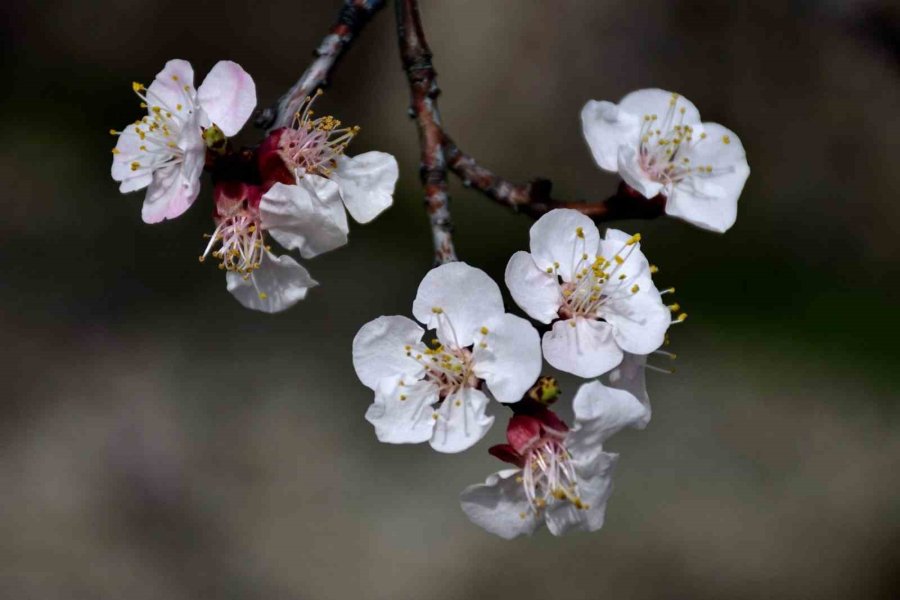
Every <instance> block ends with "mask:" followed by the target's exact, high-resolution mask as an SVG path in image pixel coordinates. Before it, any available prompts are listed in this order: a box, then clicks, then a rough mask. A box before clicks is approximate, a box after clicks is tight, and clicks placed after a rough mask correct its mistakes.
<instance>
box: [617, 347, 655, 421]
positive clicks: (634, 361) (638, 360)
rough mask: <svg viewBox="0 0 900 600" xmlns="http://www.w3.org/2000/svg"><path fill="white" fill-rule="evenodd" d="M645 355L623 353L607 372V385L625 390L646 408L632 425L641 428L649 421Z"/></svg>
mask: <svg viewBox="0 0 900 600" xmlns="http://www.w3.org/2000/svg"><path fill="white" fill-rule="evenodd" d="M646 364H647V357H646V356H644V355H641V354H629V353H628V352H626V353H625V356H624V358H622V362H621V363H620V364H619V366H618V367H616V368H615V369H613V370H612V371H610V373H609V386H610V387H614V388H616V389H620V390H625V391H626V392H629V393H630V394H632V395H633V396H634V397H635V398H637V399H638V400H639V401H640V403H641V404H643V405H644V408H645V409H647V412H646V414H645V415H644V417H643V418H641V419H639V420H638V421H637V422H635V424H634V426H635V427H636V428H638V429H643V428H644V427H646V426H647V424H648V423H649V422H650V414H651V411H650V394H648V393H647V369H646V368H645V365H646Z"/></svg>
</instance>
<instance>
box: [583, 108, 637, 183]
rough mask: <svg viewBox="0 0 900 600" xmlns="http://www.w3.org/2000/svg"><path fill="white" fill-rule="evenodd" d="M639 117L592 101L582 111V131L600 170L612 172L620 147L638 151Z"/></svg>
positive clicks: (617, 162)
mask: <svg viewBox="0 0 900 600" xmlns="http://www.w3.org/2000/svg"><path fill="white" fill-rule="evenodd" d="M641 119H642V117H641V116H640V115H636V114H631V113H628V112H625V111H623V110H621V109H620V108H619V107H618V106H616V105H615V104H613V103H612V102H605V101H604V102H598V101H596V100H591V101H590V102H588V103H587V104H585V105H584V108H582V109H581V131H582V132H583V133H584V139H585V140H586V141H587V143H588V147H590V149H591V154H593V156H594V160H595V161H596V162H597V165H599V167H600V168H601V169H604V170H606V171H612V172H615V171H616V170H617V168H618V164H619V159H618V157H619V146H630V147H633V148H637V147H638V144H639V143H640V137H641V122H642V121H641Z"/></svg>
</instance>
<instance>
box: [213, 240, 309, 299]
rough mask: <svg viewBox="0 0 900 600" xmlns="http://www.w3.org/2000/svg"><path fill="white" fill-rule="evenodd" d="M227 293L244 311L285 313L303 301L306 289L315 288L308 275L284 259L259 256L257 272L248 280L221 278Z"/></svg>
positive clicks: (234, 275) (231, 276) (231, 274)
mask: <svg viewBox="0 0 900 600" xmlns="http://www.w3.org/2000/svg"><path fill="white" fill-rule="evenodd" d="M225 281H226V283H227V287H228V291H229V292H231V295H232V296H234V297H235V299H236V300H237V301H238V302H240V303H241V304H242V305H244V306H245V307H247V308H249V309H252V310H258V311H260V312H265V313H277V312H281V311H283V310H287V309H288V308H290V307H291V306H293V305H294V304H296V303H297V302H299V301H300V300H303V299H304V298H306V294H307V292H308V291H309V289H310V288H312V287H315V286H317V285H319V284H318V283H317V282H316V281H315V280H314V279H313V278H312V277H310V275H309V272H308V271H307V270H306V269H304V268H303V267H301V266H300V265H299V264H297V261H295V260H294V259H293V258H291V257H290V256H288V255H286V254H285V255H283V256H278V257H276V256H275V255H274V254H272V253H271V252H266V253H265V254H264V255H263V259H262V264H261V265H260V267H259V269H257V270H255V271H253V273H252V274H251V275H250V277H248V278H246V279H245V278H244V277H243V276H242V275H240V274H239V273H235V272H229V273H226V274H225Z"/></svg>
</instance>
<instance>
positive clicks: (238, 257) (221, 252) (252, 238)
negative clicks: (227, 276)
mask: <svg viewBox="0 0 900 600" xmlns="http://www.w3.org/2000/svg"><path fill="white" fill-rule="evenodd" d="M216 246H218V250H214V248H216ZM266 250H268V247H267V246H266V245H265V238H264V235H263V230H262V227H261V226H260V223H259V215H258V214H254V213H253V211H251V210H249V209H242V210H239V211H237V212H236V213H235V214H232V215H227V216H224V217H220V218H219V220H218V225H217V227H216V230H215V231H214V232H213V234H212V235H211V236H210V240H209V244H208V245H207V246H206V251H205V252H204V253H203V256H201V257H200V262H203V261H204V260H206V257H207V256H209V255H210V254H211V255H212V256H213V257H215V258H217V259H218V260H220V261H221V263H220V264H219V268H220V269H224V270H226V271H234V272H236V273H240V274H241V275H243V276H244V278H245V279H247V278H249V277H250V274H251V273H252V272H253V271H255V270H256V269H258V268H259V266H260V264H261V263H262V256H263V252H265V251H266Z"/></svg>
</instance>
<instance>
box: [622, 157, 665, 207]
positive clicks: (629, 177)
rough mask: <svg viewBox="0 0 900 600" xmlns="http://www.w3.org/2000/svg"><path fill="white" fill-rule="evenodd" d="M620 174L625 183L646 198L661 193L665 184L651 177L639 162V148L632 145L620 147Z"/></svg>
mask: <svg viewBox="0 0 900 600" xmlns="http://www.w3.org/2000/svg"><path fill="white" fill-rule="evenodd" d="M618 164H619V175H620V176H621V177H622V179H624V180H625V183H627V184H628V185H630V186H631V187H633V188H634V189H635V190H637V191H638V192H640V194H641V195H642V196H644V198H652V197H654V196H656V195H657V194H658V193H660V192H661V191H662V189H663V185H662V184H661V183H659V182H657V181H655V180H653V179H651V178H650V177H649V176H648V175H647V174H646V173H645V172H644V170H643V169H642V168H641V165H640V163H639V162H638V153H637V150H635V149H634V148H632V147H630V146H620V147H619V158H618Z"/></svg>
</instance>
